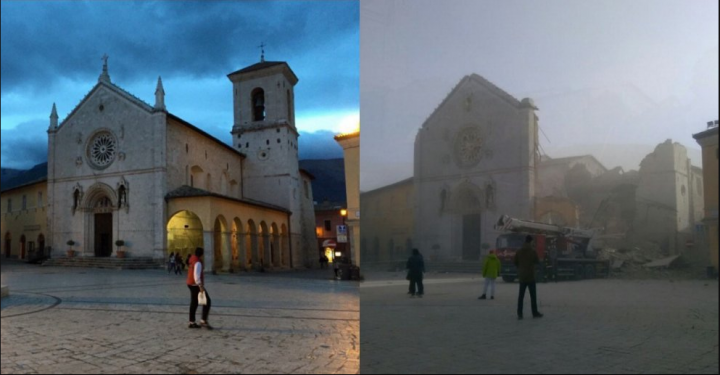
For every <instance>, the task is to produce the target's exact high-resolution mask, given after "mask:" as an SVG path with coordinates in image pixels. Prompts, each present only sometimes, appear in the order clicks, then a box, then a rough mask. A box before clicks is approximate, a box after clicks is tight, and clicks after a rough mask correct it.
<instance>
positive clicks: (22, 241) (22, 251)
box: [20, 234, 25, 259]
mask: <svg viewBox="0 0 720 375" xmlns="http://www.w3.org/2000/svg"><path fill="white" fill-rule="evenodd" d="M20 259H25V235H24V234H23V235H22V236H20Z"/></svg>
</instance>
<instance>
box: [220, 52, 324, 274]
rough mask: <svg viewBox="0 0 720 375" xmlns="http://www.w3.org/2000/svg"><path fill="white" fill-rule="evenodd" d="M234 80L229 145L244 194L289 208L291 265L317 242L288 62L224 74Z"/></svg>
mask: <svg viewBox="0 0 720 375" xmlns="http://www.w3.org/2000/svg"><path fill="white" fill-rule="evenodd" d="M228 78H229V79H230V81H231V82H232V83H233V104H234V125H233V129H232V132H231V133H232V137H233V146H234V147H235V148H236V149H237V150H238V151H240V152H242V153H243V154H245V155H246V159H245V160H244V161H243V167H242V168H243V171H242V176H243V183H242V190H243V197H245V198H249V199H255V200H258V201H262V202H267V203H270V204H273V205H276V206H280V207H283V208H285V209H286V210H288V211H289V212H290V228H289V232H290V237H291V239H290V241H291V246H292V253H293V254H294V255H292V256H293V259H294V261H293V263H294V264H295V265H296V266H297V265H299V264H301V262H305V261H306V260H307V259H314V257H312V258H309V254H311V252H312V249H313V248H314V246H315V245H313V244H316V243H317V241H316V240H315V231H314V221H315V216H314V211H313V201H312V189H311V187H310V184H309V180H307V177H306V176H304V175H302V174H301V172H300V169H299V163H298V137H299V134H298V132H297V129H296V127H295V105H294V98H295V95H294V86H295V84H297V82H298V78H297V76H295V73H293V71H292V69H290V66H289V65H288V64H287V63H286V62H282V61H265V59H264V58H261V61H260V62H259V63H257V64H254V65H251V66H248V67H246V68H244V69H240V70H238V71H236V72H234V73H231V74H229V75H228Z"/></svg>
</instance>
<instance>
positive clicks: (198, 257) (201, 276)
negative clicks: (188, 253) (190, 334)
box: [187, 247, 213, 329]
mask: <svg viewBox="0 0 720 375" xmlns="http://www.w3.org/2000/svg"><path fill="white" fill-rule="evenodd" d="M204 253H205V250H203V248H201V247H198V248H197V249H195V255H193V256H192V257H190V261H189V262H188V277H187V286H188V289H190V324H189V325H188V327H189V328H200V327H202V328H207V329H213V327H212V326H211V325H210V323H208V315H209V314H210V295H208V293H207V290H205V272H204V271H203V264H202V260H203V255H204ZM201 292H202V293H205V298H206V299H207V304H205V306H203V311H202V320H201V321H200V324H197V323H195V312H196V311H197V308H198V295H199V294H200V293H201Z"/></svg>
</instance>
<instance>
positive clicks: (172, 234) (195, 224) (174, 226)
mask: <svg viewBox="0 0 720 375" xmlns="http://www.w3.org/2000/svg"><path fill="white" fill-rule="evenodd" d="M198 247H203V226H202V222H201V221H200V218H199V217H198V216H197V215H196V214H195V213H194V212H191V211H187V210H185V211H179V212H177V213H176V214H174V215H173V216H171V217H170V220H168V224H167V254H166V258H167V255H169V254H170V253H174V254H178V253H179V254H180V256H181V257H182V260H183V262H185V261H186V260H187V259H188V255H191V254H194V253H195V249H196V248H198Z"/></svg>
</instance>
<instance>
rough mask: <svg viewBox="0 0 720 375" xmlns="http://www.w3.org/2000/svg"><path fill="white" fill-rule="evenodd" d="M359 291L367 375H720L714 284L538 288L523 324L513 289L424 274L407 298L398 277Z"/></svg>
mask: <svg viewBox="0 0 720 375" xmlns="http://www.w3.org/2000/svg"><path fill="white" fill-rule="evenodd" d="M366 279H367V280H368V281H366V282H365V283H363V284H362V285H361V287H360V298H361V311H362V325H361V337H362V340H361V345H362V355H361V373H363V374H376V373H377V374H379V373H450V374H452V373H506V374H514V373H652V374H655V373H707V374H713V373H714V374H717V373H718V282H717V281H702V280H696V281H670V280H664V281H660V280H612V279H599V280H586V281H578V282H572V281H568V282H559V283H547V284H543V283H538V285H537V289H538V304H539V310H540V311H541V312H542V313H543V314H545V316H544V317H543V318H541V319H532V318H531V314H530V311H529V309H530V301H529V299H530V297H529V296H528V295H526V297H525V298H526V301H525V319H524V320H517V318H516V313H515V312H516V304H517V295H518V284H517V283H512V284H508V283H504V282H502V281H499V282H498V283H497V290H496V297H495V299H494V300H489V299H488V300H478V299H477V298H478V296H479V295H480V294H482V287H483V279H482V278H479V277H478V278H474V279H471V278H469V277H467V276H465V277H464V278H457V277H453V276H447V275H432V274H431V275H428V277H427V278H426V280H425V284H426V287H425V292H426V295H425V298H422V299H418V298H409V296H407V295H406V292H407V282H406V281H405V280H404V274H402V273H380V274H373V275H366Z"/></svg>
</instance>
